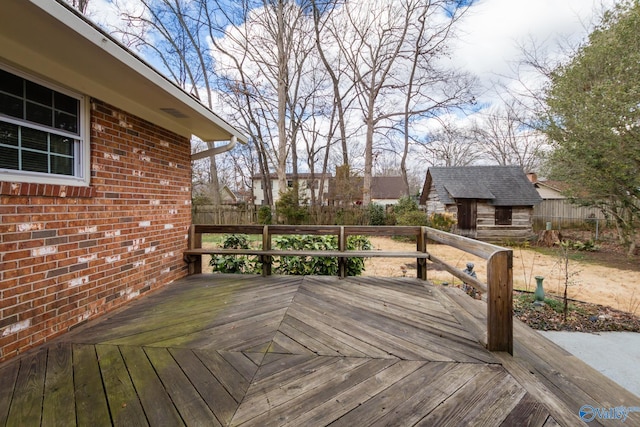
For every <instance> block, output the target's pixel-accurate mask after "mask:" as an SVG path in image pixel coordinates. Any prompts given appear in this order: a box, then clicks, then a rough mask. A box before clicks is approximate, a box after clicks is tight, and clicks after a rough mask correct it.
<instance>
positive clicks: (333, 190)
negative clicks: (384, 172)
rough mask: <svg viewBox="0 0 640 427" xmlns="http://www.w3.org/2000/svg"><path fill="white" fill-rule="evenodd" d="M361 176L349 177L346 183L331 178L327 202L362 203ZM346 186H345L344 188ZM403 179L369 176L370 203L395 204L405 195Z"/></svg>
mask: <svg viewBox="0 0 640 427" xmlns="http://www.w3.org/2000/svg"><path fill="white" fill-rule="evenodd" d="M363 185H364V184H363V178H362V177H350V178H349V180H348V183H344V182H339V180H337V179H335V178H334V179H331V181H330V183H329V204H330V205H335V206H341V205H354V204H355V205H359V204H362V187H363ZM345 187H346V188H345ZM406 195H407V192H406V191H405V190H404V181H403V180H402V177H401V176H374V177H372V178H371V203H377V204H379V205H382V206H386V205H395V204H396V203H398V199H400V198H401V197H403V196H406Z"/></svg>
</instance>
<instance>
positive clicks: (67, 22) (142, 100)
mask: <svg viewBox="0 0 640 427" xmlns="http://www.w3.org/2000/svg"><path fill="white" fill-rule="evenodd" d="M0 46H2V50H1V51H0V59H1V60H2V61H3V62H8V64H9V65H13V66H15V67H17V68H21V69H24V70H26V71H29V72H31V73H34V72H35V73H39V74H40V75H41V76H42V77H44V78H46V79H47V80H52V81H54V82H55V83H58V84H60V85H63V86H66V87H67V88H69V89H72V90H74V91H77V92H80V93H82V94H85V95H88V96H92V97H95V98H97V99H100V100H102V101H104V102H107V103H109V104H112V105H114V106H116V107H118V108H121V109H123V110H125V111H127V112H128V113H131V114H134V115H136V116H138V117H141V118H142V119H145V120H148V121H150V122H152V123H154V124H157V125H159V126H161V127H163V128H165V129H168V130H171V131H173V132H175V133H177V134H180V135H183V136H187V137H191V135H195V136H197V137H199V138H201V139H202V140H204V141H227V140H231V139H232V137H233V136H235V137H236V138H237V139H238V140H239V141H241V142H246V141H247V138H246V136H244V135H243V134H242V133H241V132H240V131H239V130H237V129H235V128H234V127H233V126H231V125H230V124H229V123H227V122H226V121H224V120H223V119H221V118H220V117H219V116H218V115H216V114H215V113H213V112H212V111H211V110H209V109H208V108H206V107H205V106H204V105H202V104H201V103H200V102H199V101H198V100H196V99H195V98H193V97H192V96H190V95H189V94H187V93H186V92H185V91H184V90H182V89H181V88H180V87H179V86H177V85H176V84H174V83H173V82H171V81H170V80H168V79H167V78H166V77H164V76H163V75H161V74H160V73H159V72H158V71H157V70H155V69H154V68H153V67H151V66H150V65H149V64H147V63H146V62H144V61H143V60H142V59H140V58H139V57H137V56H136V55H134V54H133V53H132V52H131V51H129V50H128V49H127V48H125V47H124V46H123V45H122V44H120V43H119V42H117V41H116V40H115V39H114V38H112V37H111V36H110V35H109V34H107V33H106V32H104V31H103V30H101V29H100V28H99V27H97V26H96V25H95V24H93V23H92V22H91V21H89V20H88V19H86V18H85V17H84V16H82V15H81V14H79V13H77V12H76V11H75V10H74V9H72V8H71V7H69V6H68V5H66V4H64V3H63V2H62V1H61V0H2V13H0Z"/></svg>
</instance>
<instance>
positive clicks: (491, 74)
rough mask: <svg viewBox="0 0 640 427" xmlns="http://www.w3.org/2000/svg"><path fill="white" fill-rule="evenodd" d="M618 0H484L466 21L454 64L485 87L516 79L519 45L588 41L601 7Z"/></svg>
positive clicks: (554, 47) (548, 45) (553, 47)
mask: <svg viewBox="0 0 640 427" xmlns="http://www.w3.org/2000/svg"><path fill="white" fill-rule="evenodd" d="M602 4H604V5H605V6H606V7H611V6H612V5H613V4H614V1H613V0H604V1H601V0H480V1H477V2H476V3H475V4H474V5H473V6H472V7H471V9H470V11H469V13H468V14H467V15H466V16H465V17H464V18H463V19H464V22H463V23H462V25H461V32H462V33H461V35H460V40H459V41H458V43H457V46H456V48H455V54H454V58H453V61H454V63H457V64H458V66H459V67H462V68H464V69H467V70H468V71H470V72H472V73H474V74H476V75H478V76H479V77H480V80H481V81H482V82H483V83H484V85H485V86H490V85H491V83H492V82H494V81H496V80H504V77H505V76H511V75H513V68H514V64H515V62H517V61H518V59H519V58H520V56H521V51H520V49H519V48H518V45H519V44H522V43H529V42H531V41H535V43H536V44H537V45H539V46H544V47H545V48H546V49H548V50H549V51H550V52H553V51H556V52H558V53H559V50H560V49H559V46H560V45H562V44H565V43H566V42H567V41H569V42H570V43H571V44H575V43H579V42H581V41H583V40H585V38H586V36H587V35H588V32H589V29H590V28H592V25H593V23H594V22H597V17H598V16H599V13H600V12H599V11H600V10H601V5H602Z"/></svg>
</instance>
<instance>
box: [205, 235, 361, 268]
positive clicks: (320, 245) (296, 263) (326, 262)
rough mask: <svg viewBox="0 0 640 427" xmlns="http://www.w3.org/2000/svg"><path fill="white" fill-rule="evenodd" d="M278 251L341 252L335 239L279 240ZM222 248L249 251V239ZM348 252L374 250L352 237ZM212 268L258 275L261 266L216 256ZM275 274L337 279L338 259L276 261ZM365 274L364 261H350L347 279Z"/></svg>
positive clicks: (227, 241)
mask: <svg viewBox="0 0 640 427" xmlns="http://www.w3.org/2000/svg"><path fill="white" fill-rule="evenodd" d="M274 243H275V247H276V248H277V249H280V250H314V251H319V250H328V251H335V250H338V238H337V237H336V236H308V235H307V236H298V235H292V236H280V237H277V238H275V239H274ZM222 247H223V248H224V249H249V238H248V236H247V235H245V234H232V235H225V236H224V240H223V244H222ZM347 249H348V250H371V249H373V245H372V244H371V242H370V241H369V239H368V238H366V237H363V236H349V237H348V238H347ZM209 265H211V266H212V267H213V271H217V272H220V273H236V274H259V273H260V271H261V269H262V265H261V263H260V261H259V259H258V257H249V256H245V255H214V256H212V257H211V261H210V262H209ZM273 271H274V273H275V274H289V275H311V274H313V275H322V276H337V275H338V259H337V258H330V257H300V256H282V257H274V259H273ZM363 271H364V258H356V257H353V258H348V259H347V275H348V276H359V275H360V274H362V272H363Z"/></svg>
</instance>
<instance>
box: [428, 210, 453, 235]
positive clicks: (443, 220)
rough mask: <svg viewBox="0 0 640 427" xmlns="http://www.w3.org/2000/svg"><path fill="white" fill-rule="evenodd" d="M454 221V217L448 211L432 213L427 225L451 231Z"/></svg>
mask: <svg viewBox="0 0 640 427" xmlns="http://www.w3.org/2000/svg"><path fill="white" fill-rule="evenodd" d="M456 223H457V221H456V219H455V218H454V217H453V215H451V214H449V213H432V214H431V215H430V216H429V221H428V223H427V225H428V226H429V227H432V228H435V229H437V230H442V231H448V232H451V231H452V230H453V227H454V226H455V225H456Z"/></svg>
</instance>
